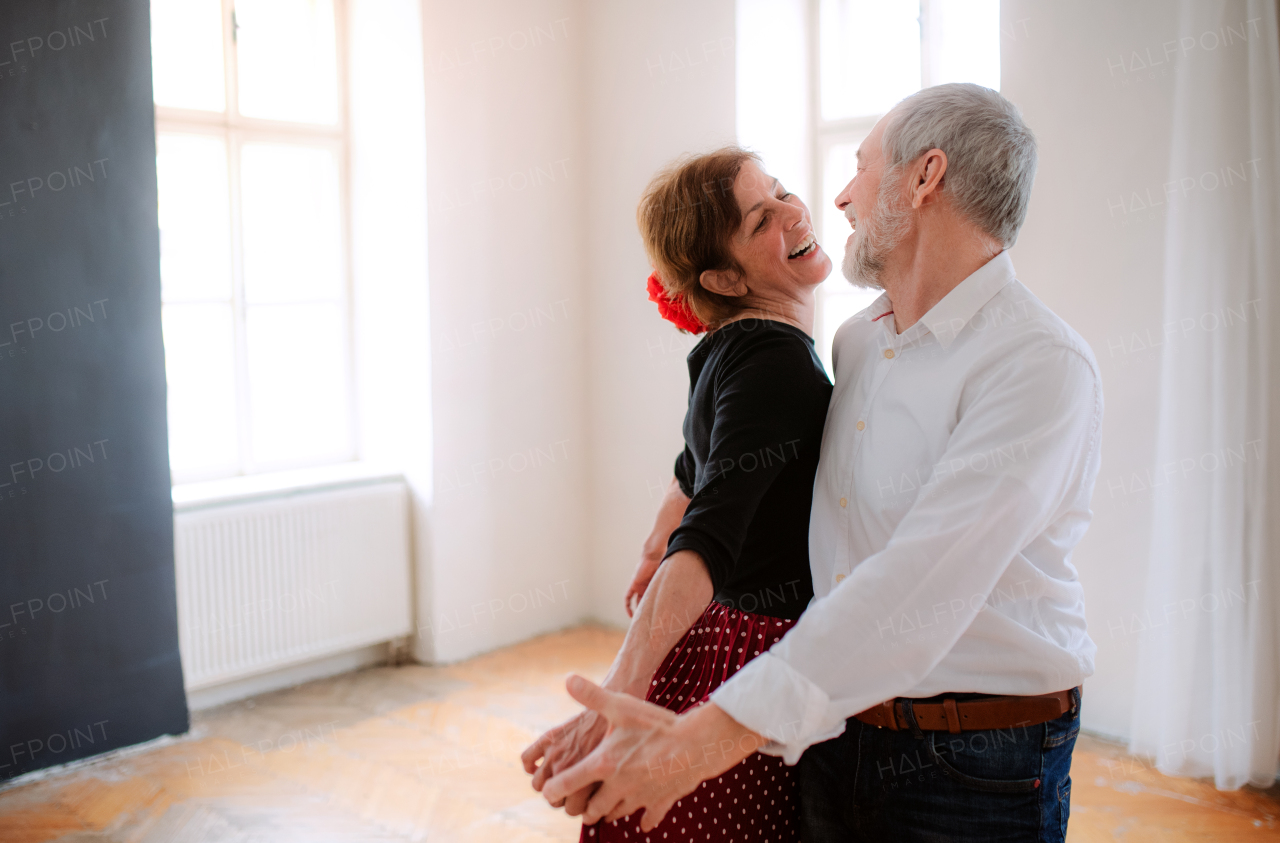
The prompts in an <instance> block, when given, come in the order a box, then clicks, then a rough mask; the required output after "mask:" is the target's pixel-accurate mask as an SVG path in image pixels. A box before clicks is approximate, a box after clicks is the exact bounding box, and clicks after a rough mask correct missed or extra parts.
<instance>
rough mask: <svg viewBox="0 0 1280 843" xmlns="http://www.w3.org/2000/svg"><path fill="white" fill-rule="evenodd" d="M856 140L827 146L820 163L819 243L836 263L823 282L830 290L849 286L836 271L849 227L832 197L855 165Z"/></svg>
mask: <svg viewBox="0 0 1280 843" xmlns="http://www.w3.org/2000/svg"><path fill="white" fill-rule="evenodd" d="M860 143H862V138H861V137H854V138H851V139H850V140H849V141H847V142H845V143H836V144H832V145H831V146H829V147H827V154H826V158H825V159H824V160H823V162H822V240H821V241H819V242H821V243H822V248H823V249H825V250H826V252H827V254H828V255H830V256H831V260H832V262H833V263H834V264H835V265H836V271H835V272H832V273H831V275H829V276H827V280H826V281H824V282H823V284H824V285H825V286H826V287H827V288H828V289H831V290H832V291H833V292H843V291H844V290H847V289H848V288H849V282H848V281H846V280H844V276H843V275H841V274H840V261H841V260H843V259H844V245H845V242H846V241H847V240H848V239H849V235H851V234H853V229H852V228H851V227H850V226H849V221H848V220H847V219H845V216H844V214H842V213H840V212H839V211H837V210H836V197H837V196H838V195H840V191H842V190H844V188H845V185H847V184H848V183H849V182H850V181H851V180H852V179H853V175H854V172H855V171H856V170H857V168H858V163H857V158H855V157H854V156H855V155H856V154H857V152H858V144H860Z"/></svg>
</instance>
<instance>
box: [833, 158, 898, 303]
mask: <svg viewBox="0 0 1280 843" xmlns="http://www.w3.org/2000/svg"><path fill="white" fill-rule="evenodd" d="M897 194H898V190H897V184H896V179H887V180H886V181H884V182H883V183H882V184H881V189H880V195H879V196H877V197H876V206H875V208H874V209H873V210H872V211H871V213H870V214H869V215H868V219H864V220H860V221H858V224H857V227H856V228H855V229H854V233H853V245H852V246H850V247H848V248H846V249H845V252H844V260H843V261H841V263H840V271H841V272H842V273H844V277H845V278H847V279H848V281H849V283H850V284H852V285H853V286H855V287H862V288H864V289H868V290H883V289H884V284H883V283H881V281H880V274H881V273H882V272H884V267H885V262H886V261H887V260H888V258H889V255H890V253H892V252H893V250H894V249H896V248H898V244H899V243H901V242H902V239H903V238H904V237H905V236H906V235H907V232H908V231H909V230H910V226H911V208H910V207H909V206H908V205H907V204H906V203H905V202H903V201H902V200H901V199H900V198H896V196H897ZM849 208H850V210H852V208H853V206H852V205H850V206H849Z"/></svg>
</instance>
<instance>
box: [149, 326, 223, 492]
mask: <svg viewBox="0 0 1280 843" xmlns="http://www.w3.org/2000/svg"><path fill="white" fill-rule="evenodd" d="M162 313H163V322H164V359H165V375H166V377H167V379H168V381H169V465H170V470H171V472H172V474H173V479H174V482H178V483H181V482H185V481H190V480H200V479H206V478H209V477H217V476H227V475H231V474H234V473H235V472H236V468H237V466H238V463H239V460H238V451H239V446H238V444H237V436H236V386H235V383H236V379H235V335H234V330H233V328H232V322H231V305H230V304H166V305H165V306H164V308H163V310H162Z"/></svg>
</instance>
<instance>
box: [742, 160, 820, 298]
mask: <svg viewBox="0 0 1280 843" xmlns="http://www.w3.org/2000/svg"><path fill="white" fill-rule="evenodd" d="M733 193H734V197H735V198H736V199H737V201H738V208H739V209H740V210H741V212H742V223H741V224H740V225H739V226H738V230H737V231H736V232H734V234H733V236H732V238H731V239H730V243H729V251H730V253H731V254H732V255H733V258H734V260H735V261H736V262H737V264H738V266H739V268H740V269H741V270H742V273H743V278H742V281H743V282H744V283H745V284H746V286H747V287H748V288H749V289H750V290H751V294H752V296H753V297H755V296H761V295H762V296H763V297H765V298H773V297H774V296H777V295H783V296H786V297H789V296H787V294H788V293H789V292H796V291H799V290H808V289H812V288H813V287H816V286H818V285H819V284H821V283H822V282H823V281H824V280H825V279H826V277H827V276H828V275H830V274H831V258H829V257H827V253H826V252H824V251H822V247H820V246H819V245H818V241H817V240H816V239H815V234H814V230H813V221H812V220H811V219H810V218H809V209H808V208H806V207H805V204H804V203H803V202H801V201H800V197H798V196H796V195H795V194H794V193H788V192H787V190H786V188H784V187H783V186H782V185H781V184H779V182H778V180H777V179H775V178H773V177H772V176H770V175H768V174H766V173H765V172H764V171H763V170H761V169H760V166H759V165H758V164H757V163H756V162H755V161H752V160H748V161H746V162H744V163H743V165H742V169H741V171H740V172H739V173H738V178H737V179H736V180H735V181H734V185H733ZM770 294H772V295H770Z"/></svg>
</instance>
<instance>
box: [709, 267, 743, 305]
mask: <svg viewBox="0 0 1280 843" xmlns="http://www.w3.org/2000/svg"><path fill="white" fill-rule="evenodd" d="M698 283H699V284H701V285H702V289H704V290H707V291H708V292H711V293H718V294H719V295H722V296H730V297H734V298H740V297H742V296H745V295H747V294H748V293H750V292H751V289H750V288H749V287H748V286H747V284H746V282H745V281H744V280H742V276H740V275H739V274H738V273H737V272H736V271H734V270H732V269H704V270H703V271H702V274H701V275H699V276H698Z"/></svg>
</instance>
